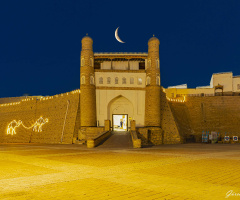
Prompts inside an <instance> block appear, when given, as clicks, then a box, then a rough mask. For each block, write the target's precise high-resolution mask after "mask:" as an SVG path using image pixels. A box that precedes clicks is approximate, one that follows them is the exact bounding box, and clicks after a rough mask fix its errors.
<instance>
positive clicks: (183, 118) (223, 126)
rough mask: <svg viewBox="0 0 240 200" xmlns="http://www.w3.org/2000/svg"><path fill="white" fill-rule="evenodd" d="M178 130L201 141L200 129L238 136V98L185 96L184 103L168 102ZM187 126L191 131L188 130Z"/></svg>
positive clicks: (239, 120)
mask: <svg viewBox="0 0 240 200" xmlns="http://www.w3.org/2000/svg"><path fill="white" fill-rule="evenodd" d="M170 105H171V108H172V111H173V115H174V117H175V119H176V122H177V124H178V125H179V126H178V127H179V130H180V132H181V134H183V135H184V136H185V137H186V138H189V137H190V136H191V135H192V136H194V140H195V141H196V142H201V140H202V131H205V132H206V131H209V132H210V133H211V131H216V132H219V133H220V136H221V137H222V138H223V137H224V135H225V132H226V133H227V135H229V136H234V135H237V136H239V137H240V98H239V97H237V96H211V97H187V101H186V103H177V102H171V103H170ZM189 128H190V129H191V131H189Z"/></svg>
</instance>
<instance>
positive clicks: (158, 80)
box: [156, 76, 160, 85]
mask: <svg viewBox="0 0 240 200" xmlns="http://www.w3.org/2000/svg"><path fill="white" fill-rule="evenodd" d="M156 79H157V80H156V83H157V85H160V76H157V77H156Z"/></svg>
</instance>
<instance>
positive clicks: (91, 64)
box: [90, 58, 93, 67]
mask: <svg viewBox="0 0 240 200" xmlns="http://www.w3.org/2000/svg"><path fill="white" fill-rule="evenodd" d="M90 66H91V67H93V58H90Z"/></svg>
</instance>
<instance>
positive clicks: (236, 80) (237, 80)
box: [233, 76, 240, 92]
mask: <svg viewBox="0 0 240 200" xmlns="http://www.w3.org/2000/svg"><path fill="white" fill-rule="evenodd" d="M233 92H240V76H236V77H233Z"/></svg>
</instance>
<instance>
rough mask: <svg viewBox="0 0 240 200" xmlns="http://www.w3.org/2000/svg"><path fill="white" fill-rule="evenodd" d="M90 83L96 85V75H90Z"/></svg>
mask: <svg viewBox="0 0 240 200" xmlns="http://www.w3.org/2000/svg"><path fill="white" fill-rule="evenodd" d="M90 84H91V85H94V77H93V76H90Z"/></svg>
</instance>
